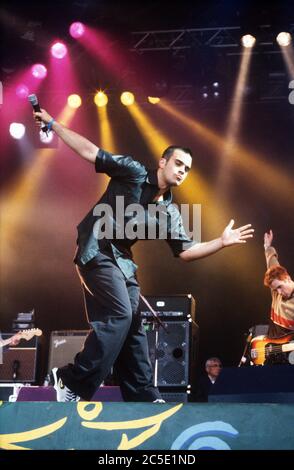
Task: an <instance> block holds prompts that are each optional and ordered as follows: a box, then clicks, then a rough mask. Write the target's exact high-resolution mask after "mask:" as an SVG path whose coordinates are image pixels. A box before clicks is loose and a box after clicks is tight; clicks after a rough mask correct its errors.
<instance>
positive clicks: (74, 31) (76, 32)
mask: <svg viewBox="0 0 294 470" xmlns="http://www.w3.org/2000/svg"><path fill="white" fill-rule="evenodd" d="M84 32H85V26H84V25H83V23H80V22H79V21H76V22H75V23H72V24H71V25H70V28H69V34H70V35H71V37H73V38H75V39H78V38H80V37H81V36H83V34H84Z"/></svg>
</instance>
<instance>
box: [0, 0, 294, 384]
mask: <svg viewBox="0 0 294 470" xmlns="http://www.w3.org/2000/svg"><path fill="white" fill-rule="evenodd" d="M292 10H293V2H286V1H284V2H272V3H270V2H248V1H247V2H238V1H234V2H230V1H218V2H203V3H202V2H200V3H195V4H192V3H191V2H183V1H181V2H148V4H147V2H146V3H145V2H143V3H140V6H139V5H138V2H113V1H111V2H109V1H107V2H106V1H101V2H94V1H86V2H82V1H76V2H61V1H55V2H44V1H43V2H40V3H38V4H35V3H32V2H26V3H22V2H14V1H10V2H4V4H3V2H2V5H1V15H0V18H1V29H2V33H3V44H4V48H3V56H2V60H1V80H2V82H3V84H4V91H5V90H6V89H7V90H8V95H9V93H10V88H9V86H10V84H11V83H12V81H13V77H14V76H15V74H17V73H18V72H19V70H21V69H22V68H24V67H27V66H29V65H31V64H33V63H35V62H39V61H44V62H45V63H46V62H48V44H50V42H51V41H52V40H53V39H54V38H56V37H59V38H61V39H64V40H65V41H66V42H67V44H68V47H69V48H71V50H72V52H73V54H72V57H74V60H73V65H74V70H75V73H76V78H77V80H78V82H79V85H80V89H81V90H82V94H83V96H90V97H91V95H92V94H93V92H94V90H95V88H98V87H100V86H101V87H102V88H107V89H109V90H111V91H112V93H113V96H114V97H115V96H116V94H118V93H119V91H120V90H121V88H122V86H123V84H125V83H127V82H128V78H129V77H131V78H130V81H132V83H135V84H136V86H137V87H138V89H140V90H141V91H142V90H146V87H147V88H148V86H149V85H150V83H151V81H152V78H156V80H157V81H158V77H160V78H162V79H163V80H165V81H166V82H167V84H168V87H171V86H173V85H176V84H189V83H190V84H191V86H192V87H193V96H192V99H191V100H190V102H189V103H181V101H180V100H179V102H178V103H176V104H175V107H176V108H177V109H180V110H181V112H183V113H185V114H187V115H189V116H191V117H192V118H193V119H196V120H197V121H198V122H200V123H201V124H203V125H204V126H206V127H207V128H209V129H211V130H213V131H214V132H216V133H218V134H219V135H220V136H223V137H224V136H225V129H226V120H227V117H228V114H229V110H230V107H231V105H232V93H233V89H234V83H235V80H236V77H237V72H238V66H239V60H240V51H241V48H238V49H237V50H236V48H235V49H234V50H232V51H228V50H225V51H223V50H218V51H217V52H216V50H215V49H213V48H210V47H205V48H201V50H199V48H197V47H196V46H193V47H192V48H191V49H189V50H187V51H185V52H181V53H175V52H173V51H162V52H160V51H156V52H152V53H151V52H150V53H148V52H146V53H142V54H137V53H134V52H133V51H132V50H131V49H132V44H133V37H132V35H131V34H130V33H131V32H132V31H140V30H141V31H142V30H144V29H174V28H197V27H199V28H204V27H220V26H235V25H237V26H240V25H242V24H243V23H244V18H247V20H248V18H251V20H252V21H253V22H254V23H255V24H273V28H274V26H275V27H276V26H277V22H278V20H279V21H280V22H281V24H284V25H285V28H289V26H290V25H291V24H293V23H294V20H293V11H292ZM7 15H9V16H7ZM76 19H79V20H81V21H84V22H85V23H87V24H90V25H91V26H92V27H95V28H101V29H102V30H103V31H104V32H107V33H108V34H109V35H111V36H112V37H113V38H114V47H115V44H117V45H119V47H120V48H122V49H124V50H125V53H126V57H127V58H128V61H129V62H128V63H129V66H128V67H126V70H125V71H124V73H122V74H121V76H120V77H119V76H116V77H113V76H111V75H110V74H109V73H107V71H106V70H104V68H103V64H102V65H101V63H100V64H99V63H94V62H93V59H91V58H89V56H88V55H87V53H86V52H85V51H84V50H83V49H82V47H81V46H79V45H77V44H76V42H75V41H74V40H73V39H71V38H70V36H69V35H68V33H67V29H68V25H69V24H70V23H71V21H73V20H76ZM31 22H37V23H38V25H37V26H36V25H35V26H34V25H33V26H32V23H31ZM283 22H284V23H283ZM29 28H31V29H32V28H33V30H34V39H33V40H29V41H28V40H26V39H23V36H24V34H25V33H26V32H27V31H28V30H29ZM272 49H274V50H275V51H276V53H275V54H267V52H268V49H265V50H264V49H262V48H259V46H257V47H256V50H255V54H254V56H253V58H252V64H251V68H250V76H249V82H248V88H247V93H246V95H245V96H244V106H243V111H242V121H241V124H240V130H239V135H238V139H237V140H238V144H240V145H241V146H242V148H245V149H246V150H247V154H246V155H249V158H248V160H246V155H244V154H240V155H238V152H236V155H235V163H234V164H233V165H232V166H231V167H230V168H229V170H228V171H229V174H228V183H227V185H226V188H225V191H224V193H223V194H222V193H219V192H217V190H216V189H217V181H218V175H219V170H220V166H221V151H222V149H221V148H220V147H218V146H211V145H209V142H208V141H206V140H204V139H202V137H201V135H200V134H197V132H195V133H193V132H191V130H189V129H188V128H187V126H184V125H183V124H181V123H180V122H177V120H176V119H171V118H170V117H169V116H167V115H166V114H165V113H164V112H163V111H162V110H160V109H157V108H156V107H154V108H152V107H151V106H149V107H147V108H146V112H148V114H149V116H150V118H151V120H152V122H153V123H154V125H155V126H156V127H157V128H158V129H159V130H161V131H162V132H164V133H165V135H167V136H168V137H169V139H170V144H178V145H184V146H189V147H191V149H192V150H193V154H194V167H193V172H194V173H192V174H194V175H195V176H197V177H198V176H200V177H201V180H203V181H205V184H206V185H207V188H209V195H210V197H209V199H208V200H207V199H206V198H205V194H203V193H201V192H199V190H198V188H197V187H195V186H194V185H193V184H192V182H193V180H192V179H191V180H190V183H189V179H188V180H187V181H186V183H185V187H184V189H183V192H179V191H175V192H174V194H175V200H176V201H177V202H178V203H184V202H189V203H201V204H202V240H203V241H204V240H209V239H211V238H215V237H217V236H219V235H220V233H221V232H222V230H223V228H224V226H225V225H226V224H227V223H228V222H229V220H230V218H234V219H235V221H236V226H238V225H243V224H245V223H252V224H253V226H254V228H255V237H254V239H253V240H251V241H249V242H248V244H247V245H244V246H238V247H233V248H228V249H225V250H223V251H221V252H220V253H218V254H216V255H214V256H213V257H210V258H206V259H202V260H198V261H196V262H194V263H191V264H185V263H183V262H181V261H180V260H178V259H174V258H173V256H172V254H171V252H170V251H169V248H168V247H167V245H166V244H165V243H164V242H162V241H148V242H139V243H138V244H137V245H136V246H135V248H134V255H135V259H136V260H137V263H138V264H139V270H138V274H139V280H140V283H141V288H142V292H143V293H144V294H145V295H148V294H150V295H173V294H186V293H192V295H193V296H194V298H195V299H196V322H197V323H198V325H199V328H200V354H199V360H198V364H199V367H201V366H202V365H203V362H204V360H205V359H206V358H207V357H209V356H219V357H220V358H221V360H222V361H223V363H224V365H227V366H233V365H237V364H238V362H239V360H240V357H241V355H242V351H243V347H244V335H246V332H247V331H248V328H249V327H251V326H252V325H256V324H263V323H267V320H268V316H269V311H270V293H269V291H268V290H267V289H266V288H265V287H263V275H264V271H265V260H264V254H263V234H264V232H265V231H266V230H269V229H270V228H272V229H273V231H274V235H275V238H274V245H275V247H276V248H277V250H278V252H279V254H280V261H281V264H284V265H285V266H286V267H287V268H288V270H289V272H290V273H293V272H294V257H293V254H294V248H293V235H294V217H293V207H294V199H293V190H292V181H293V176H292V175H293V156H294V139H293V130H294V113H293V111H294V106H291V105H290V103H289V101H288V94H289V91H288V83H289V81H290V80H289V77H288V75H287V72H286V67H285V65H284V62H283V60H282V56H281V54H280V52H279V48H278V46H276V45H273V46H272ZM229 52H231V53H233V52H234V54H235V55H234V54H233V55H232V54H231V55H230V54H229ZM238 54H239V55H238ZM138 64H139V69H138ZM150 64H151V72H150V68H149V65H150ZM147 72H148V73H147ZM275 73H278V74H280V75H279V81H278V82H274V83H273V80H274V79H275V77H277V75H275ZM123 76H124V77H127V78H126V79H124V80H123V79H122V77H123ZM213 77H217V79H218V80H219V81H220V83H221V97H220V99H219V100H218V101H217V102H215V101H213V100H208V101H207V102H204V101H203V100H201V91H202V85H203V83H206V82H207V83H211V81H212V80H214V78H213ZM147 78H148V79H147ZM292 78H294V77H292ZM46 80H47V79H46ZM148 80H150V81H149V82H148ZM275 86H278V87H279V88H278V91H279V93H278V95H277V97H276V98H274V97H273V95H274V88H273V87H275ZM271 87H272V88H271ZM60 90H61V91H62V83H61V84H60V89H58V90H54V89H48V87H47V86H46V81H44V84H42V87H41V89H40V92H39V93H38V96H39V99H40V102H41V104H42V106H43V107H46V108H47V109H48V111H49V112H51V113H56V114H57V112H58V111H59V110H60V109H61V108H62V106H61V105H60V103H61V102H62V99H63V96H64V95H63V94H62V93H61V92H60ZM64 92H65V93H66V90H65V91H64ZM167 98H168V96H167ZM84 103H85V104H84V106H83V107H82V108H81V110H79V114H78V117H75V118H74V120H73V121H72V122H71V124H70V127H71V128H73V129H75V130H76V131H77V132H79V133H81V134H83V135H85V136H87V137H88V138H89V139H90V140H92V141H94V142H95V143H97V145H99V142H100V139H101V136H99V131H98V124H97V116H96V111H95V106H94V105H92V103H91V100H90V99H88V100H87V99H86V100H85V102H84ZM0 112H1V119H3V122H4V121H5V101H4V104H3V106H2V108H1V111H0ZM9 113H11V115H14V110H13V109H10V110H9ZM17 113H18V110H17V109H15V115H16V116H15V117H14V119H15V120H17V117H18V116H17ZM109 115H110V122H111V125H112V128H113V132H114V135H115V138H116V142H117V148H118V150H119V152H120V153H122V154H129V155H132V156H134V157H135V158H136V159H138V160H140V161H142V162H143V163H144V164H146V165H147V166H156V161H155V160H154V156H152V155H151V153H150V150H149V149H148V147H147V145H146V144H145V142H144V139H143V137H142V135H141V134H140V132H139V131H138V129H137V128H136V126H135V125H134V123H133V121H132V119H131V118H130V116H129V114H128V113H127V111H126V110H125V109H124V108H123V107H122V106H121V105H120V104H119V103H117V104H115V100H113V101H112V102H111V103H110V104H109ZM22 122H25V124H26V125H27V126H28V129H29V135H30V136H31V138H32V139H33V137H32V136H33V134H34V132H35V131H34V126H33V123H32V117H31V109H30V106H29V105H26V106H25V107H24V109H23V110H22ZM5 129H6V128H5V126H4V127H3V126H2V130H5ZM1 138H2V139H3V142H2V144H1V149H2V151H1V181H2V190H1V191H2V204H1V216H2V217H3V216H4V217H6V218H7V217H8V216H11V219H12V220H13V223H12V229H11V230H10V232H9V237H8V241H7V240H6V241H5V242H4V241H3V236H4V235H3V232H2V229H1V231H0V249H1V285H0V289H1V290H0V294H1V298H0V314H1V323H0V326H1V330H2V331H10V330H11V325H12V320H13V319H14V318H15V317H16V315H17V313H18V312H27V311H29V310H31V309H32V308H34V309H35V312H36V326H37V327H39V328H41V329H42V330H43V331H44V335H43V338H42V342H43V344H42V371H41V372H42V373H41V375H43V374H44V371H45V370H46V368H47V365H46V361H47V352H48V345H49V337H50V332H51V331H52V330H64V329H86V328H87V323H86V320H85V316H84V313H83V310H84V307H83V301H82V293H81V290H80V286H79V281H78V278H77V275H76V273H75V268H74V265H73V263H72V258H73V253H74V250H75V240H76V231H75V226H76V225H77V224H78V223H79V221H80V220H81V219H82V218H83V216H84V215H85V213H86V212H87V211H88V210H89V208H90V207H91V206H92V205H93V204H94V203H95V202H96V200H97V199H98V198H99V196H100V195H101V194H102V192H103V189H104V188H105V179H104V178H103V177H102V176H97V175H96V174H95V173H94V172H93V168H92V167H91V165H89V164H87V163H86V162H84V161H82V160H81V159H79V158H78V157H76V156H75V155H74V154H73V152H71V151H70V150H69V149H67V148H66V147H65V146H64V145H62V144H61V143H60V144H59V146H58V149H57V150H56V152H55V154H54V155H53V156H52V157H50V159H48V161H46V162H45V161H44V162H43V163H42V164H41V166H42V168H43V171H42V177H41V180H40V181H38V183H36V184H35V183H34V181H35V180H34V179H32V180H29V182H28V186H27V192H26V194H23V193H20V195H19V197H18V199H17V202H16V203H13V204H12V205H11V197H12V192H13V191H15V190H16V189H17V188H18V185H19V184H20V181H21V179H22V178H23V177H24V175H25V174H26V172H28V171H29V168H30V167H31V165H32V164H33V163H34V162H33V159H34V157H33V156H32V155H33V152H32V151H29V150H27V151H23V149H20V146H19V143H18V142H16V141H12V139H9V136H7V135H5V132H2V137H1ZM109 150H112V149H109ZM157 157H159V155H158V156H157ZM238 159H240V161H239V162H238ZM27 194H29V197H28V196H27ZM10 211H11V213H10ZM3 230H4V229H3Z"/></svg>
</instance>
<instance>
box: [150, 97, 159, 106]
mask: <svg viewBox="0 0 294 470" xmlns="http://www.w3.org/2000/svg"><path fill="white" fill-rule="evenodd" d="M148 101H149V103H151V104H156V103H159V101H160V98H157V97H156V96H148Z"/></svg>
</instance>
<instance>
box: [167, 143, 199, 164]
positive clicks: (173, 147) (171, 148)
mask: <svg viewBox="0 0 294 470" xmlns="http://www.w3.org/2000/svg"><path fill="white" fill-rule="evenodd" d="M175 150H182V152H185V153H188V154H189V155H190V157H191V158H193V155H192V152H191V150H190V149H189V148H188V147H180V146H179V145H170V146H169V147H167V148H166V149H165V150H164V152H163V154H162V156H161V158H165V160H166V161H168V160H169V159H170V157H171V156H172V155H173V153H174V151H175Z"/></svg>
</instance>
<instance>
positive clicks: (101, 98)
mask: <svg viewBox="0 0 294 470" xmlns="http://www.w3.org/2000/svg"><path fill="white" fill-rule="evenodd" d="M94 103H95V104H96V106H98V108H102V107H103V106H106V105H107V103H108V96H107V95H106V94H105V93H104V91H98V93H96V95H95V96H94Z"/></svg>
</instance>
